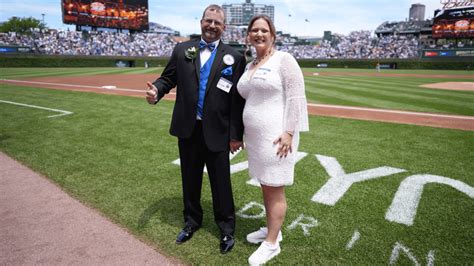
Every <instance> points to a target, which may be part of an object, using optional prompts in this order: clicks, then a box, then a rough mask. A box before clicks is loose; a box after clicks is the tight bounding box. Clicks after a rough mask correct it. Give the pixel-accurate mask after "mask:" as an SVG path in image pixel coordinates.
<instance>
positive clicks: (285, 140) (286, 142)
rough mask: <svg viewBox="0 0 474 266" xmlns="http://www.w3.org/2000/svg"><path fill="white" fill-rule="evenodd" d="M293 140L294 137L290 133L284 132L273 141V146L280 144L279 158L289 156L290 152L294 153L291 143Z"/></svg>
mask: <svg viewBox="0 0 474 266" xmlns="http://www.w3.org/2000/svg"><path fill="white" fill-rule="evenodd" d="M292 140H293V136H292V135H291V134H289V133H288V132H283V133H282V134H281V135H280V136H279V137H278V138H277V139H276V140H275V141H273V144H278V143H279V145H278V151H277V156H280V158H283V157H286V156H288V152H292V151H293V150H292V147H291V143H292Z"/></svg>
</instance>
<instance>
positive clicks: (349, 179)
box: [311, 154, 406, 206]
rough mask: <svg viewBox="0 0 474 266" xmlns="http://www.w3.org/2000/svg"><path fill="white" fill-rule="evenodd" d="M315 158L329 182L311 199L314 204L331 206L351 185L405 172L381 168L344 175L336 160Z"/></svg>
mask: <svg viewBox="0 0 474 266" xmlns="http://www.w3.org/2000/svg"><path fill="white" fill-rule="evenodd" d="M316 158H317V159H318V160H319V162H320V163H321V165H322V166H323V167H324V169H326V172H327V173H328V175H329V176H330V178H329V180H328V181H327V182H326V184H324V186H322V187H321V188H320V189H319V190H318V192H316V194H314V196H313V197H312V198H311V200H312V201H314V202H319V203H322V204H325V205H330V206H333V205H335V204H336V203H337V202H338V201H339V199H341V198H342V196H344V194H345V193H346V192H347V190H349V188H350V187H351V186H352V184H354V183H357V182H361V181H365V180H370V179H375V178H379V177H384V176H389V175H393V174H398V173H402V172H405V171H406V170H404V169H399V168H393V167H388V166H382V167H378V168H373V169H369V170H364V171H360V172H355V173H350V174H346V172H344V169H343V168H342V166H341V165H340V164H339V162H338V161H337V159H336V158H334V157H329V156H323V155H319V154H316Z"/></svg>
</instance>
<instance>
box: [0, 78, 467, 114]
mask: <svg viewBox="0 0 474 266" xmlns="http://www.w3.org/2000/svg"><path fill="white" fill-rule="evenodd" d="M1 81H7V82H14V83H31V84H43V85H50V86H51V85H53V86H65V87H78V88H91V89H102V90H116V91H130V92H143V91H145V90H133V89H126V88H104V87H99V86H88V85H75V84H64V83H50V82H40V81H27V80H12V79H1ZM169 94H171V95H173V94H176V93H175V92H170V93H169ZM308 106H310V107H321V108H333V109H342V110H355V111H367V112H373V113H391V114H402V115H413V116H425V117H435V118H452V119H466V120H474V117H473V116H461V115H443V114H431V113H422V112H410V111H398V110H389V109H374V108H364V107H354V106H341V105H331V104H313V103H308Z"/></svg>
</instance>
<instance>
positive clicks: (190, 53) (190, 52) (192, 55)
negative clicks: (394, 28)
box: [184, 46, 198, 61]
mask: <svg viewBox="0 0 474 266" xmlns="http://www.w3.org/2000/svg"><path fill="white" fill-rule="evenodd" d="M197 54H198V49H196V47H194V46H193V47H189V48H188V49H187V50H186V51H184V56H186V58H187V59H189V60H191V61H193V60H194V59H196V56H197Z"/></svg>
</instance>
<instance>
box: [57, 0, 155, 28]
mask: <svg viewBox="0 0 474 266" xmlns="http://www.w3.org/2000/svg"><path fill="white" fill-rule="evenodd" d="M61 5H62V13H63V22H64V23H65V24H74V25H78V26H91V27H100V28H115V29H128V30H137V31H145V30H148V0H118V1H113V0H62V1H61Z"/></svg>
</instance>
